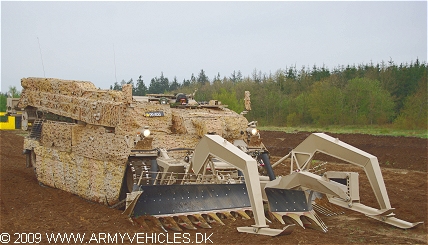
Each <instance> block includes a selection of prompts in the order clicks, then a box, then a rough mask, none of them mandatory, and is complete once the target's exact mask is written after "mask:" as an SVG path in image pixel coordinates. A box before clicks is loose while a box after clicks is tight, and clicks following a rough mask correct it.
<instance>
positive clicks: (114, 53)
mask: <svg viewBox="0 0 428 245" xmlns="http://www.w3.org/2000/svg"><path fill="white" fill-rule="evenodd" d="M113 63H114V78H115V79H116V83H117V76H116V52H115V51H114V43H113Z"/></svg>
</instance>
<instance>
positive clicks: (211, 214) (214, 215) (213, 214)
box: [207, 213, 224, 225]
mask: <svg viewBox="0 0 428 245" xmlns="http://www.w3.org/2000/svg"><path fill="white" fill-rule="evenodd" d="M207 215H208V216H210V217H211V218H212V219H213V220H215V221H216V222H218V223H219V224H221V225H224V223H223V221H221V219H220V218H219V217H218V216H217V214H215V213H208V214H207Z"/></svg>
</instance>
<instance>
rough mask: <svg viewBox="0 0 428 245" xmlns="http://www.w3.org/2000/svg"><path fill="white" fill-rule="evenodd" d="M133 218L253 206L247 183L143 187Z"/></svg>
mask: <svg viewBox="0 0 428 245" xmlns="http://www.w3.org/2000/svg"><path fill="white" fill-rule="evenodd" d="M141 188H142V190H143V193H141V195H140V196H139V197H138V200H137V201H136V203H135V206H134V209H133V211H132V214H131V217H139V216H142V215H154V216H161V215H174V214H177V213H181V214H186V213H204V212H212V211H214V210H227V209H242V208H251V204H250V200H249V198H248V193H247V189H246V187H245V184H194V185H149V186H141Z"/></svg>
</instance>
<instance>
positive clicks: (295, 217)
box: [286, 213, 305, 228]
mask: <svg viewBox="0 0 428 245" xmlns="http://www.w3.org/2000/svg"><path fill="white" fill-rule="evenodd" d="M286 215H287V217H289V218H291V219H292V220H293V222H294V223H296V224H298V225H300V226H301V227H303V228H305V225H304V224H303V222H302V220H301V219H300V217H301V215H300V214H297V213H287V214H286Z"/></svg>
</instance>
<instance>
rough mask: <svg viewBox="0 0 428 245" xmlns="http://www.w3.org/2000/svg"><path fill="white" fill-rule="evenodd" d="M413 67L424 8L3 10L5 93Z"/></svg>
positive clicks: (74, 5)
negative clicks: (81, 84) (69, 82)
mask: <svg viewBox="0 0 428 245" xmlns="http://www.w3.org/2000/svg"><path fill="white" fill-rule="evenodd" d="M38 41H39V42H40V49H39V42H38ZM40 50H41V54H40ZM41 57H42V58H41ZM416 58H419V60H420V61H426V60H427V2H426V1H418V2H408V1H405V2H394V1H393V2H278V1H276V2H239V1H238V2H5V1H2V2H1V91H2V92H7V91H8V89H9V86H16V87H17V88H18V89H19V90H21V89H22V88H21V86H20V79H21V78H23V77H44V76H46V77H54V78H62V79H75V80H85V81H91V82H93V83H94V84H95V85H96V86H97V87H100V88H102V89H107V88H108V87H109V86H110V85H113V83H114V82H115V81H116V78H115V70H116V77H117V81H118V82H120V81H121V80H122V79H125V80H126V81H128V80H129V79H131V78H132V79H133V80H134V81H136V80H137V78H138V76H139V75H142V76H143V80H144V81H145V83H146V85H149V84H150V80H151V79H152V78H154V77H156V76H157V77H159V76H160V74H161V72H163V74H164V76H165V77H168V78H169V79H170V81H171V80H172V79H173V78H174V76H177V79H178V82H180V83H181V82H182V81H183V79H190V76H191V74H192V73H194V74H195V76H197V74H198V73H199V72H200V70H201V69H204V71H205V73H206V75H207V76H208V77H209V78H210V79H212V78H213V77H214V76H215V75H217V73H220V76H221V77H223V76H230V74H231V73H233V71H234V70H236V71H238V70H240V71H241V72H242V74H243V75H244V76H249V75H251V73H252V72H253V70H254V69H257V70H258V71H259V70H260V71H262V73H267V74H269V72H272V73H274V72H275V71H277V70H278V69H285V68H286V67H290V66H294V65H296V67H297V69H301V68H302V66H310V67H312V66H313V65H317V66H319V67H321V66H322V65H323V64H324V65H325V66H326V67H327V68H329V69H333V68H334V67H337V66H339V65H340V66H341V65H345V66H346V65H348V64H349V65H353V64H356V65H358V64H361V63H364V64H367V63H370V62H371V61H372V62H373V63H375V64H376V63H380V62H382V61H389V60H390V59H392V60H393V61H394V62H395V63H397V64H400V63H406V62H408V63H410V62H411V61H415V60H416ZM42 60H43V65H42ZM43 67H44V71H43Z"/></svg>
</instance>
